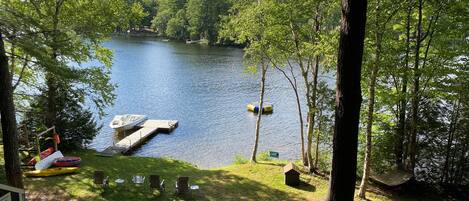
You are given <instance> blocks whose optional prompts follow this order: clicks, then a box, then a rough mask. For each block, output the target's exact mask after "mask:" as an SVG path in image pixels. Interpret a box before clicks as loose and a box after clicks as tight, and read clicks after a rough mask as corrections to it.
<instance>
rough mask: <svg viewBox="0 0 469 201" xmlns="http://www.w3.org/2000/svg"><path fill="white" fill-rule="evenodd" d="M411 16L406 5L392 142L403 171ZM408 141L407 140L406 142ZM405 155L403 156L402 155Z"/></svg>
mask: <svg viewBox="0 0 469 201" xmlns="http://www.w3.org/2000/svg"><path fill="white" fill-rule="evenodd" d="M411 14H412V6H411V5H410V2H409V5H408V8H407V21H406V50H405V57H404V58H405V64H404V75H403V77H402V89H401V93H400V97H399V99H400V100H399V102H400V107H399V120H398V126H397V131H396V139H395V142H394V153H395V155H396V156H395V157H396V166H397V168H398V169H401V170H403V169H404V159H405V158H407V156H406V155H407V154H406V153H407V152H404V151H403V150H404V136H406V108H407V107H406V105H407V82H408V71H409V54H410V20H411ZM408 141H409V140H408ZM404 154H405V155H404Z"/></svg>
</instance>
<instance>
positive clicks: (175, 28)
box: [166, 9, 188, 39]
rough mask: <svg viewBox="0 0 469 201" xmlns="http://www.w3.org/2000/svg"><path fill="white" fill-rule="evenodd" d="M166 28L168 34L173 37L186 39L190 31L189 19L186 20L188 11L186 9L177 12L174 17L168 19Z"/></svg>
mask: <svg viewBox="0 0 469 201" xmlns="http://www.w3.org/2000/svg"><path fill="white" fill-rule="evenodd" d="M167 26H168V27H167V28H166V35H167V36H169V37H171V38H176V39H185V38H187V37H188V33H187V31H186V27H187V20H186V13H185V10H184V9H181V10H179V11H178V12H177V13H176V16H175V17H174V18H171V19H170V20H169V21H168V24H167Z"/></svg>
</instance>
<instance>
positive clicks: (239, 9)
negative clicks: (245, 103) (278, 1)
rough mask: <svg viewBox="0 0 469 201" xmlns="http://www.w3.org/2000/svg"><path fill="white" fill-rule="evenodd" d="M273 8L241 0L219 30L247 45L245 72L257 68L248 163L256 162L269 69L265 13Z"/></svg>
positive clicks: (269, 4) (264, 3) (226, 36)
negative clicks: (256, 100) (256, 96)
mask: <svg viewBox="0 0 469 201" xmlns="http://www.w3.org/2000/svg"><path fill="white" fill-rule="evenodd" d="M269 6H273V4H271V3H270V2H268V1H257V2H250V1H246V2H244V1H241V2H237V4H235V5H234V6H233V8H232V9H231V11H230V12H231V14H232V15H231V17H229V18H226V19H225V20H226V21H225V23H224V25H223V26H224V27H223V29H222V31H221V33H220V34H221V35H222V37H225V38H230V39H231V40H234V41H235V42H236V43H238V44H247V46H246V48H244V50H245V53H244V58H245V62H246V64H247V65H248V68H247V70H248V71H249V72H253V73H256V72H258V71H259V70H258V69H259V68H260V85H261V86H260V87H261V89H260V93H259V112H258V114H257V120H256V129H255V138H254V145H253V149H252V154H251V157H250V158H251V162H254V163H255V162H257V159H256V155H257V149H258V144H259V135H260V125H261V119H262V113H263V112H262V107H263V104H264V93H265V80H266V73H267V70H268V68H269V57H268V55H269V54H268V53H269V50H270V49H269V48H270V47H271V46H270V44H271V41H269V40H268V39H269V36H270V33H271V32H269V29H268V28H269V24H268V22H269V19H270V18H269V16H268V14H269V13H268V12H267V10H268V9H269Z"/></svg>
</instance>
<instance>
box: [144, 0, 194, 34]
mask: <svg viewBox="0 0 469 201" xmlns="http://www.w3.org/2000/svg"><path fill="white" fill-rule="evenodd" d="M157 3H158V11H157V14H156V16H155V17H154V18H153V20H152V21H151V26H152V28H153V29H155V30H156V31H157V32H158V33H159V34H160V35H163V36H164V35H165V34H166V29H167V25H168V23H169V20H171V18H173V17H174V16H175V15H176V14H177V13H178V11H179V10H181V9H184V6H185V4H186V0H160V1H158V2H157Z"/></svg>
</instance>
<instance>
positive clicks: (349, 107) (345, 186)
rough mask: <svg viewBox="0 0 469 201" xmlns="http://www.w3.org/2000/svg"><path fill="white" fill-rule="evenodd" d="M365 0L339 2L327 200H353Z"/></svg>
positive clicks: (360, 99) (360, 98)
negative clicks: (333, 127) (331, 149)
mask: <svg viewBox="0 0 469 201" xmlns="http://www.w3.org/2000/svg"><path fill="white" fill-rule="evenodd" d="M366 9H367V2H366V0H360V1H352V0H343V1H342V19H341V29H340V40H339V56H338V60H337V89H336V106H335V107H336V108H335V130H334V139H333V142H334V144H333V156H332V170H331V177H330V185H329V193H328V196H327V198H326V200H328V201H333V200H336V201H339V200H340V201H346V200H353V197H354V192H355V181H356V169H357V143H358V121H359V116H360V105H361V101H362V97H361V89H360V77H361V65H362V55H363V41H364V37H365V24H366Z"/></svg>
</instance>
